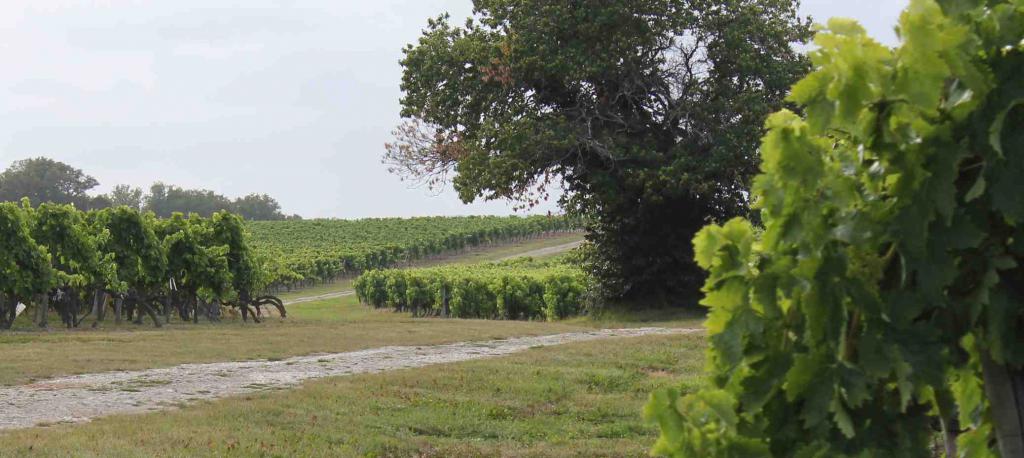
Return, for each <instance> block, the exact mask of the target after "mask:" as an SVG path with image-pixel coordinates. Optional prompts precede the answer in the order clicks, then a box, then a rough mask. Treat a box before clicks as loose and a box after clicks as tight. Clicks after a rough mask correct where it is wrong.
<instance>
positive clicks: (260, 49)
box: [0, 0, 907, 218]
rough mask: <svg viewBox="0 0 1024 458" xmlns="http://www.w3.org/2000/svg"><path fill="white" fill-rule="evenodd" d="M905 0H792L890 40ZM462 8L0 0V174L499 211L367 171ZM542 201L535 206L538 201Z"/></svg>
mask: <svg viewBox="0 0 1024 458" xmlns="http://www.w3.org/2000/svg"><path fill="white" fill-rule="evenodd" d="M906 4H907V0H803V6H802V10H803V11H804V13H805V14H809V15H811V16H813V17H814V18H815V20H816V21H819V22H820V21H823V20H824V19H826V18H828V17H831V16H845V17H852V18H856V19H858V20H860V21H861V22H862V23H863V24H864V25H865V27H867V28H868V30H869V31H870V32H871V34H872V35H873V36H875V37H878V38H879V39H882V40H883V41H885V42H887V43H894V42H895V40H896V38H895V34H894V33H893V32H892V28H893V26H894V25H895V23H896V18H897V17H898V14H899V11H900V10H901V9H902V8H903V7H904V6H905V5H906ZM471 7H472V6H471V1H470V0H374V1H364V0H236V1H222V0H217V1H214V0H159V1H157V0H152V1H141V0H138V1H136V0H92V1H88V0H3V1H2V2H0V62H3V63H4V65H3V71H2V72H0V169H2V168H6V167H7V166H8V165H9V163H10V162H11V161H14V160H18V159H23V158H26V157H34V156H40V155H44V156H48V157H51V158H54V159H57V160H61V161H64V162H67V163H69V164H71V165H73V166H75V167H78V168H81V169H83V170H85V172H86V173H88V174H90V175H92V176H94V177H96V178H97V179H98V180H99V181H100V183H102V186H101V187H100V188H99V190H100V191H106V190H109V189H110V188H112V187H113V186H114V185H116V184H121V183H126V184H131V185H134V186H140V187H143V188H146V189H148V187H149V185H150V184H151V183H152V182H154V181H158V180H160V181H164V182H166V183H171V184H176V185H180V186H184V187H199V188H207V189H213V190H215V191H217V192H220V193H222V194H226V195H229V196H232V197H234V196H239V195H244V194H248V193H251V192H261V193H268V194H270V195H272V196H274V197H275V198H277V199H278V200H279V201H280V202H281V204H282V206H283V207H284V211H285V212H287V213H299V214H301V215H303V216H305V217H345V218H352V217H368V216H414V215H439V214H446V215H456V214H483V213H493V214H508V213H510V212H511V208H510V206H509V205H508V204H505V203H503V202H491V203H476V204H472V205H463V204H461V203H460V202H459V200H458V199H457V198H456V196H455V195H454V192H447V193H443V194H442V195H440V196H435V195H434V194H432V193H430V192H428V191H426V190H424V189H409V188H408V186H407V185H406V184H404V183H402V182H400V181H399V180H398V179H397V178H396V177H394V176H391V175H389V174H388V173H387V171H386V170H385V169H384V167H383V166H382V165H381V164H380V156H381V153H382V151H383V144H384V143H385V142H387V141H389V140H390V135H389V133H390V131H391V129H392V128H393V127H394V126H395V125H396V124H397V123H398V122H399V116H398V112H399V104H398V99H399V97H400V95H401V92H400V90H399V87H398V85H399V81H400V77H401V68H400V66H399V65H398V60H399V59H400V58H401V48H402V47H403V46H404V45H405V44H406V43H410V42H413V41H415V40H416V38H417V37H418V36H419V33H420V30H421V29H422V28H423V27H424V26H425V25H426V21H427V18H429V17H433V16H436V15H438V14H440V13H442V12H445V11H449V12H451V13H452V16H453V19H455V20H456V22H461V18H463V17H465V16H467V15H468V14H469V12H470V10H471ZM553 208H554V205H547V206H544V207H542V208H541V209H540V211H546V210H549V209H553Z"/></svg>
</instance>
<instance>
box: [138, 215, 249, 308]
mask: <svg viewBox="0 0 1024 458" xmlns="http://www.w3.org/2000/svg"><path fill="white" fill-rule="evenodd" d="M156 233H157V235H158V236H159V237H160V239H161V240H163V248H164V252H165V253H167V272H168V275H169V276H170V277H171V278H173V279H174V281H175V284H176V285H177V287H178V288H179V289H181V290H184V291H187V292H189V293H190V294H191V295H193V296H195V295H197V294H199V295H202V296H204V297H206V298H208V299H228V298H229V296H230V292H231V291H233V289H232V287H233V285H232V271H231V270H230V266H229V263H228V252H229V248H228V247H227V246H223V245H217V244H216V242H215V241H214V230H213V227H212V224H211V221H210V220H208V219H205V218H201V217H199V216H198V215H192V216H190V217H189V218H187V219H186V218H185V217H184V215H182V214H180V213H175V214H174V215H172V216H171V217H170V218H169V219H165V220H161V221H158V222H157V227H156Z"/></svg>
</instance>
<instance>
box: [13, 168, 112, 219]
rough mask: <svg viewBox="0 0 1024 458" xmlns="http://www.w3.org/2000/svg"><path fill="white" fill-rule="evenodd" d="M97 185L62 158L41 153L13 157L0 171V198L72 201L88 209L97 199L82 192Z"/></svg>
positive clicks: (40, 201)
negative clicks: (18, 158)
mask: <svg viewBox="0 0 1024 458" xmlns="http://www.w3.org/2000/svg"><path fill="white" fill-rule="evenodd" d="M98 185H99V182H98V181H96V179H95V178H93V177H91V176H89V175H86V174H85V172H82V171H81V170H79V169H76V168H74V167H72V166H70V165H68V164H65V163H63V162H58V161H55V160H53V159H48V158H45V157H38V158H31V159H23V160H20V161H15V162H14V163H13V164H11V166H10V167H8V168H7V170H5V171H4V172H3V173H0V201H2V202H18V201H20V200H21V199H23V198H28V199H29V200H31V201H32V202H36V203H45V202H53V203H58V204H73V205H75V206H76V207H78V208H79V209H82V210H88V209H89V208H93V207H95V206H96V205H94V204H96V203H97V202H95V201H94V200H93V198H92V197H89V195H88V194H86V193H87V192H88V191H89V190H91V189H93V188H95V187H96V186H98Z"/></svg>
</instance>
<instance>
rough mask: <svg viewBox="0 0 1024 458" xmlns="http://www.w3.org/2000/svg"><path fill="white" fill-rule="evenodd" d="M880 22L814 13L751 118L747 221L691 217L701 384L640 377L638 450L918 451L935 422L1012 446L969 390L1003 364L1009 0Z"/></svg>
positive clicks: (1020, 20) (1018, 203)
mask: <svg viewBox="0 0 1024 458" xmlns="http://www.w3.org/2000/svg"><path fill="white" fill-rule="evenodd" d="M898 30H899V33H900V37H901V40H902V44H901V46H899V47H898V48H895V49H890V48H887V47H885V46H882V45H881V44H879V43H877V42H875V41H874V40H872V39H870V38H869V37H868V36H867V35H866V34H865V32H864V30H863V29H862V28H861V27H860V26H859V25H858V24H856V23H855V22H852V21H848V20H840V19H833V20H831V21H829V23H828V26H827V28H825V29H824V30H822V31H821V33H819V34H818V36H817V38H816V39H815V43H816V45H817V49H816V50H814V51H812V52H811V58H812V61H813V62H814V66H815V70H814V72H813V73H811V74H810V75H809V76H808V77H807V78H805V79H804V80H803V81H801V82H799V83H798V84H796V85H795V86H794V87H793V90H792V94H791V96H790V101H791V102H793V103H795V104H797V105H798V106H799V107H800V108H801V110H802V113H803V115H802V116H801V115H798V114H795V113H793V112H789V111H783V112H780V113H777V114H775V115H773V116H771V117H770V118H769V119H768V121H767V127H768V129H769V132H768V133H767V135H766V136H765V137H764V139H763V143H762V148H761V158H762V166H761V175H760V176H758V177H757V178H756V180H755V183H754V186H753V190H752V195H753V197H754V201H755V202H756V208H757V209H759V210H760V216H761V220H762V221H763V224H764V226H763V230H762V229H760V228H757V227H755V225H754V224H752V223H751V222H748V221H745V220H742V219H737V220H733V221H729V222H728V223H725V224H722V225H712V226H709V227H707V228H705V229H704V230H703V231H701V232H700V233H699V234H698V235H697V237H696V238H695V240H694V246H695V253H696V260H697V262H698V263H699V264H700V266H701V267H703V268H704V269H706V270H708V272H709V276H708V279H707V282H706V284H705V286H704V292H705V293H706V296H705V298H704V300H703V302H702V303H703V304H704V305H706V306H707V307H709V308H710V314H709V316H708V320H707V323H706V327H707V330H708V334H709V338H710V341H711V349H710V350H709V368H710V371H711V373H712V382H713V387H712V388H710V389H707V390H703V391H699V392H695V393H686V392H682V391H680V390H675V389H671V390H664V391H660V392H657V393H655V394H654V395H653V396H652V398H651V401H650V403H649V405H648V406H647V414H648V416H649V417H650V418H651V419H652V420H655V421H657V422H658V423H659V425H660V426H661V438H660V440H659V441H658V443H657V444H656V446H655V449H654V451H655V453H657V454H661V455H667V456H735V457H739V456H743V457H755V456H801V457H810V456H822V457H823V456H829V457H832V456H922V457H924V456H929V451H928V444H929V442H930V441H931V439H932V438H933V437H934V433H933V426H934V425H938V426H941V427H940V428H938V429H940V430H941V431H942V432H943V438H944V441H943V442H944V445H945V448H946V451H947V455H948V456H970V457H985V456H996V448H995V447H994V445H993V444H996V443H998V444H999V447H1000V448H1002V453H1003V455H1004V456H1020V453H1024V450H1022V449H1021V448H1015V447H1016V445H1015V443H1014V441H1015V440H1016V441H1017V442H1018V443H1019V441H1020V436H1019V430H1018V431H1017V432H1016V434H1017V436H1016V439H1014V432H1013V431H1012V429H1013V425H1012V424H1010V423H1012V422H1004V421H1003V420H1005V419H1007V418H1008V417H1012V418H1019V417H1017V416H1018V415H1019V413H1018V412H1019V409H1020V408H1021V406H1020V405H1015V404H1014V403H1013V402H989V401H988V400H987V398H991V397H992V396H996V395H998V393H999V392H1000V390H1001V389H1002V388H1003V386H1001V384H1000V382H999V377H995V376H996V375H999V374H1002V375H1003V378H1007V377H1009V378H1011V379H1012V378H1014V377H1016V380H1018V381H1020V380H1021V375H1022V374H1021V365H1022V364H1024V334H1022V333H1024V326H1022V324H1024V320H1022V310H1024V308H1022V306H1021V304H1024V290H1022V289H1021V285H1022V284H1024V265H1022V261H1024V224H1022V223H1024V198H1022V196H1024V187H1022V186H1024V181H1022V180H1021V179H1020V177H1021V173H1022V172H1024V131H1022V130H1021V129H1020V128H1019V126H1020V125H1021V122H1022V121H1024V109H1022V108H1021V106H1020V105H1021V103H1022V102H1024V79H1022V78H1021V77H1020V73H1021V70H1022V69H1024V42H1022V38H1024V4H1022V3H1021V2H1019V1H1016V2H1011V1H988V2H982V1H977V0H966V1H963V0H962V1H952V0H949V1H938V2H936V1H933V0H913V1H912V2H911V4H910V7H909V8H908V9H907V10H906V11H905V12H904V13H903V15H902V17H901V20H900V26H899V29H898ZM1011 126H1012V127H1011ZM982 367H984V371H983V370H982ZM997 397H998V396H997ZM1007 414H1009V415H1007ZM1008 426H1009V428H1007V427H1008ZM1018 445H1019V444H1018Z"/></svg>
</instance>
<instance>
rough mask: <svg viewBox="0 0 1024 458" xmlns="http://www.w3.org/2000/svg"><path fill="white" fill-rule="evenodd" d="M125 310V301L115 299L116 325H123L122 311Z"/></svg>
mask: <svg viewBox="0 0 1024 458" xmlns="http://www.w3.org/2000/svg"><path fill="white" fill-rule="evenodd" d="M123 308H124V299H123V298H121V297H118V298H117V299H114V324H121V310H122V309H123Z"/></svg>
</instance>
